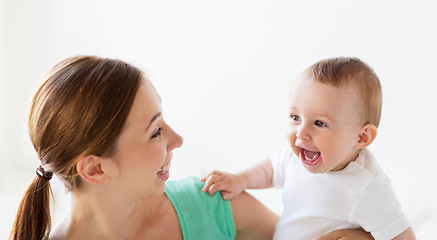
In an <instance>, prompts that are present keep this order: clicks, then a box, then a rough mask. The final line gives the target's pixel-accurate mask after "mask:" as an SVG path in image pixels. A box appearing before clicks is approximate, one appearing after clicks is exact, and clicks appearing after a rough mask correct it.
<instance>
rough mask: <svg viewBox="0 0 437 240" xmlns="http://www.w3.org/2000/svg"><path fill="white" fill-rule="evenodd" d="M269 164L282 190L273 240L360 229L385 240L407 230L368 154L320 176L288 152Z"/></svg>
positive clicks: (387, 184)
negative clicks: (278, 216) (281, 211)
mask: <svg viewBox="0 0 437 240" xmlns="http://www.w3.org/2000/svg"><path fill="white" fill-rule="evenodd" d="M270 159H271V162H272V166H273V185H274V186H275V187H282V188H283V202H284V211H283V214H282V216H281V218H280V220H279V222H278V225H277V227H276V231H275V235H274V239H275V240H282V239H294V240H299V239H302V240H308V239H313V238H314V237H316V236H319V235H322V234H325V233H328V232H330V231H332V230H335V229H349V228H359V227H362V228H364V229H365V230H366V231H368V232H371V234H372V236H373V237H374V238H375V239H376V240H379V239H383V240H387V239H391V238H393V237H395V236H397V235H399V234H400V233H401V232H403V231H404V230H406V229H407V228H408V227H409V226H410V223H409V221H408V219H407V218H406V216H405V215H404V213H403V212H402V210H401V206H400V204H399V202H398V200H397V199H396V196H395V193H394V191H393V189H392V187H391V183H390V180H389V178H388V177H387V176H386V175H385V174H384V173H383V172H382V170H381V168H380V166H379V165H378V163H377V162H376V160H375V157H374V156H373V155H372V153H371V152H370V151H369V150H367V149H363V150H362V151H361V152H360V154H359V156H358V158H357V159H356V160H355V161H353V162H351V163H350V164H349V165H348V166H347V167H346V168H345V169H343V170H340V171H334V172H328V173H322V174H314V173H310V172H308V171H307V170H306V169H305V168H304V167H303V166H302V163H301V162H300V159H299V158H298V157H297V156H296V155H295V154H294V152H293V151H292V150H291V148H290V147H286V148H284V149H282V150H281V151H279V152H277V153H275V154H273V155H272V156H271V158H270Z"/></svg>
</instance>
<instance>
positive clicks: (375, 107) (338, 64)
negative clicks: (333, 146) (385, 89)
mask: <svg viewBox="0 0 437 240" xmlns="http://www.w3.org/2000/svg"><path fill="white" fill-rule="evenodd" d="M305 73H306V74H308V77H311V78H313V79H314V80H315V81H318V82H320V83H323V84H328V85H331V86H334V87H343V86H347V85H349V84H352V86H353V87H354V88H355V90H356V92H357V93H358V94H359V96H358V100H359V102H360V103H361V104H360V105H361V106H358V107H359V110H360V112H361V119H362V121H363V124H373V125H375V126H376V127H378V126H379V122H380V120H381V111H382V89H381V83H380V81H379V78H378V76H377V75H376V73H375V72H374V70H373V69H372V68H371V67H370V66H369V65H367V64H366V63H364V62H363V61H361V60H360V59H359V58H356V57H337V58H328V59H324V60H321V61H318V62H316V63H315V64H313V65H311V66H310V67H309V68H307V69H306V70H305V71H304V74H305Z"/></svg>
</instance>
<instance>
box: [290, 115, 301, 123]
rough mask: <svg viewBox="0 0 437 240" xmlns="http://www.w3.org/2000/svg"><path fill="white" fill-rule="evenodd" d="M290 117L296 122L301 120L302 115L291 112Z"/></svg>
mask: <svg viewBox="0 0 437 240" xmlns="http://www.w3.org/2000/svg"><path fill="white" fill-rule="evenodd" d="M290 118H291V119H292V120H293V121H296V122H298V121H300V117H299V116H297V115H296V114H291V115H290Z"/></svg>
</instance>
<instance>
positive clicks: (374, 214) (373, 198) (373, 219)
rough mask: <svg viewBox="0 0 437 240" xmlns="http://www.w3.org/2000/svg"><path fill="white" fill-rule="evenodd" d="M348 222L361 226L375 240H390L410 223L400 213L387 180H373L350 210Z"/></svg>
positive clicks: (382, 178)
mask: <svg viewBox="0 0 437 240" xmlns="http://www.w3.org/2000/svg"><path fill="white" fill-rule="evenodd" d="M350 222H351V223H354V224H357V225H360V226H362V227H363V228H364V229H365V230H366V231H368V232H370V233H371V234H372V236H373V237H374V238H375V239H376V240H382V239H392V238H394V237H396V236H397V235H399V234H400V233H402V232H403V231H404V230H406V229H407V228H408V227H409V226H410V223H409V221H408V219H407V217H406V216H405V215H404V213H403V212H402V209H401V206H400V203H399V201H398V200H397V198H396V196H395V193H394V191H393V188H392V187H391V184H390V181H389V179H387V178H385V177H380V178H377V179H375V180H374V181H373V182H372V183H371V184H369V186H368V187H367V188H366V189H365V190H364V191H363V193H362V194H361V195H360V197H359V198H358V200H357V202H356V203H355V205H354V206H353V208H352V211H351V215H350Z"/></svg>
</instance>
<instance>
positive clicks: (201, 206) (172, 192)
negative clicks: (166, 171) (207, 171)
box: [165, 177, 236, 240]
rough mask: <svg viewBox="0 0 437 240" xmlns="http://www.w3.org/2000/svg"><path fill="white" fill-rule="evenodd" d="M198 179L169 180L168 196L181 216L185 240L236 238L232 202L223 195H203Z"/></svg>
mask: <svg viewBox="0 0 437 240" xmlns="http://www.w3.org/2000/svg"><path fill="white" fill-rule="evenodd" d="M203 184H204V183H202V182H201V181H200V180H199V178H196V177H187V178H185V179H182V180H178V181H169V182H168V183H167V185H166V190H165V193H166V194H167V196H168V197H169V199H170V201H171V202H172V204H173V207H174V208H175V210H176V213H177V215H178V219H179V224H180V226H181V229H182V234H183V237H184V239H188V240H189V239H234V238H235V235H236V230H235V225H234V219H233V216H232V209H231V205H230V203H229V201H227V200H223V198H222V197H221V195H220V193H219V192H217V193H216V194H214V195H213V196H209V194H208V193H205V192H202V190H201V189H202V187H203Z"/></svg>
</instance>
